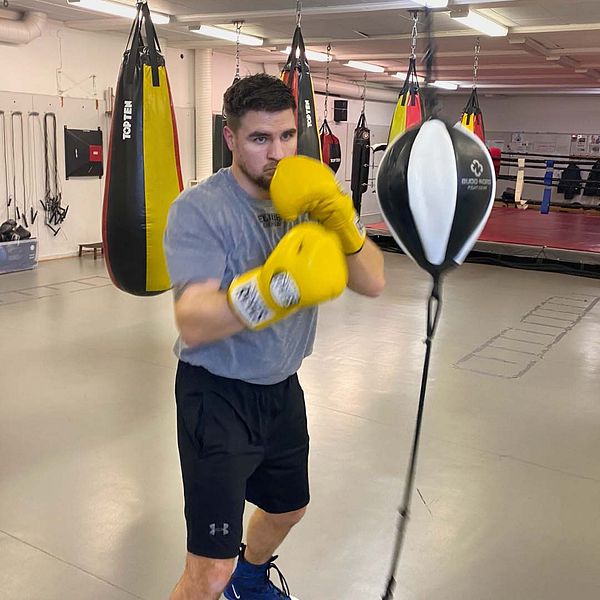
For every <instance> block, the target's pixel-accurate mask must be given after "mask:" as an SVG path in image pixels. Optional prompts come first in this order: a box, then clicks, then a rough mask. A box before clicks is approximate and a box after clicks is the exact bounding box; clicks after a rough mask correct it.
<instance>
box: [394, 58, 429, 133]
mask: <svg viewBox="0 0 600 600" xmlns="http://www.w3.org/2000/svg"><path fill="white" fill-rule="evenodd" d="M422 120H423V102H422V101H421V92H420V90H419V80H418V78H417V59H416V57H414V56H411V58H410V59H409V62H408V71H407V73H406V79H405V80H404V85H403V86H402V89H401V90H400V95H399V96H398V103H397V104H396V109H395V110H394V116H393V118H392V123H391V124H390V132H389V135H388V144H389V143H391V142H393V141H394V140H395V139H396V138H397V137H398V136H399V135H401V134H402V133H404V132H405V131H406V130H407V129H409V128H410V127H413V126H414V125H418V124H419V123H421V121H422Z"/></svg>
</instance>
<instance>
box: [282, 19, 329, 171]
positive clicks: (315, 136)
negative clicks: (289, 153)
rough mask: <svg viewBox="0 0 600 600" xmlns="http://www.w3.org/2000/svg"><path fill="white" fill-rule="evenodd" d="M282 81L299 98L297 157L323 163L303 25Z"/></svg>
mask: <svg viewBox="0 0 600 600" xmlns="http://www.w3.org/2000/svg"><path fill="white" fill-rule="evenodd" d="M281 79H282V80H283V82H284V83H285V84H286V85H287V86H288V87H289V88H290V89H291V90H292V93H293V95H294V98H295V99H296V126H297V129H298V134H297V136H298V154H302V155H304V156H310V157H311V158H316V159H317V160H321V144H320V140H319V129H318V126H317V111H316V110H315V94H314V90H313V84H312V79H311V76H310V67H309V65H308V60H307V58H306V49H305V47H304V39H303V38H302V31H301V29H300V24H297V25H296V30H295V31H294V38H293V40H292V49H291V51H290V55H289V57H288V60H287V62H286V64H285V66H284V67H283V70H282V72H281Z"/></svg>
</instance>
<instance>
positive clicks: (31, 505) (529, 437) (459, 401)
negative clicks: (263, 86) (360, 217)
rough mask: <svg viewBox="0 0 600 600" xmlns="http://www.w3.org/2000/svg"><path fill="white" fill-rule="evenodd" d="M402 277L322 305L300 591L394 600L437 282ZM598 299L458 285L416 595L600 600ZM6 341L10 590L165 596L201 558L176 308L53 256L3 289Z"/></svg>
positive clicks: (4, 540) (411, 570) (2, 476)
mask: <svg viewBox="0 0 600 600" xmlns="http://www.w3.org/2000/svg"><path fill="white" fill-rule="evenodd" d="M386 265H387V289H386V291H385V293H384V294H383V296H382V297H380V298H378V299H376V300H371V299H366V298H361V297H359V296H357V295H355V294H352V293H346V294H345V295H344V296H343V297H342V298H341V299H339V300H337V301H335V302H333V303H330V304H329V305H327V306H325V307H323V308H322V310H321V318H320V324H319V330H318V336H317V342H316V348H315V353H314V355H313V356H312V357H311V358H310V359H308V360H307V361H306V362H305V364H304V366H303V368H302V370H301V380H302V382H303V384H304V387H305V390H306V395H307V403H308V412H309V417H310V427H311V436H312V452H311V473H312V492H313V499H312V505H311V508H310V511H309V513H308V515H307V517H306V519H305V521H304V522H303V523H302V524H301V525H299V526H298V528H297V529H296V530H295V531H294V532H293V533H292V535H291V537H290V538H289V539H288V541H287V542H286V543H285V544H284V546H283V547H282V548H281V551H280V554H281V558H280V560H279V561H278V564H279V566H280V567H281V568H282V570H283V572H284V574H285V575H286V577H287V579H288V582H289V584H290V586H291V589H292V591H293V593H294V594H296V595H297V596H298V597H299V598H300V600H376V599H377V598H380V597H381V593H382V591H383V585H384V580H385V577H386V574H387V572H388V565H389V557H390V551H391V545H392V541H393V534H394V531H395V524H396V508H397V505H398V503H399V500H400V497H401V493H402V487H403V482H404V473H405V467H406V463H407V459H408V452H409V445H410V439H411V436H412V432H413V426H414V418H415V410H416V402H417V397H418V390H419V380H420V373H421V367H422V360H423V353H424V345H423V343H422V340H423V337H424V334H423V330H424V315H425V300H426V294H427V292H428V286H429V284H428V280H427V278H426V276H425V275H424V274H422V273H421V272H420V271H419V270H418V269H417V268H416V267H415V266H413V264H412V263H411V262H410V261H409V260H408V259H407V258H406V257H403V256H400V255H393V254H387V255H386ZM599 297H600V282H599V281H598V280H594V279H583V278H575V277H570V276H566V275H558V274H550V273H536V272H528V271H518V270H511V269H503V268H499V267H492V266H483V265H469V264H468V265H465V266H463V267H462V268H461V269H460V270H458V271H456V272H455V273H453V274H451V275H450V276H449V277H448V278H447V280H446V282H445V286H444V301H445V302H444V307H443V314H442V320H441V323H440V328H439V332H438V335H437V337H436V339H435V342H434V353H433V361H432V369H431V380H430V387H429V393H428V403H427V407H426V414H425V423H424V428H423V437H422V446H421V456H420V463H419V470H418V474H417V487H418V490H419V492H420V495H419V494H418V493H415V495H414V498H413V518H412V520H411V522H410V524H409V528H408V535H407V539H406V544H405V552H404V555H403V559H402V563H401V567H400V572H399V587H398V591H397V595H396V597H397V598H398V599H402V600H596V599H598V598H600V459H599V457H600V302H597V300H598V298H599ZM0 331H1V332H2V344H1V345H0V369H1V373H2V376H1V381H2V385H1V388H0V389H1V391H0V402H1V406H2V411H1V419H0V448H1V452H0V482H1V488H0V598H1V599H2V600H130V599H131V598H141V599H144V600H164V599H166V598H167V596H168V592H169V590H170V589H171V587H172V585H173V584H174V583H175V581H176V579H177V577H178V576H179V574H180V572H181V567H182V564H183V559H184V553H185V548H184V540H185V534H184V522H183V515H182V492H181V483H180V474H179V463H178V456H177V448H176V441H175V412H174V400H173V375H174V370H175V359H174V357H173V356H172V354H171V346H172V342H173V339H174V335H175V330H174V326H173V319H172V309H171V297H170V294H164V295H162V296H158V297H154V298H135V297H131V296H127V295H126V294H124V293H121V292H119V291H118V290H116V289H115V288H114V287H112V286H111V285H110V283H109V280H108V279H107V275H106V271H105V268H104V264H103V261H101V260H98V261H94V260H93V258H91V257H90V256H84V257H82V258H73V259H65V260H57V261H51V262H45V263H41V264H40V265H39V267H38V269H37V270H35V271H31V272H23V273H17V274H12V275H3V276H0ZM421 496H422V498H421Z"/></svg>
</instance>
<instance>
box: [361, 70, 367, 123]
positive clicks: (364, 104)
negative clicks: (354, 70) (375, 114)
mask: <svg viewBox="0 0 600 600" xmlns="http://www.w3.org/2000/svg"><path fill="white" fill-rule="evenodd" d="M360 99H361V100H362V111H361V112H362V114H363V115H364V114H365V108H366V105H367V72H366V71H365V74H364V78H363V90H362V94H361V95H360Z"/></svg>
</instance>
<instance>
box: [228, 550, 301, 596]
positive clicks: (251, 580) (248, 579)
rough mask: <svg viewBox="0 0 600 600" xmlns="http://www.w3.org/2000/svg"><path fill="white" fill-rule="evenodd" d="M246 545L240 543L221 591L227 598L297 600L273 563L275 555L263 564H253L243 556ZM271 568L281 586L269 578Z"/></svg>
mask: <svg viewBox="0 0 600 600" xmlns="http://www.w3.org/2000/svg"><path fill="white" fill-rule="evenodd" d="M245 549H246V546H244V544H242V549H241V550H240V556H239V558H238V563H237V566H236V568H235V571H234V572H233V575H232V576H231V579H230V580H229V583H228V584H227V587H226V588H225V591H224V592H223V595H224V596H225V598H227V600H298V598H295V597H294V596H290V588H289V587H288V584H287V581H286V580H285V577H284V576H283V574H282V572H281V571H280V570H279V569H278V568H277V565H276V564H275V560H276V559H277V557H276V556H273V557H271V560H269V561H267V562H266V563H265V564H264V565H253V564H251V563H249V562H248V561H247V560H246V559H245V558H244V551H245ZM271 569H274V570H275V571H276V572H277V574H278V575H279V581H280V584H281V588H278V587H277V586H276V585H275V584H274V583H273V582H272V581H271V579H270V573H271Z"/></svg>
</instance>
